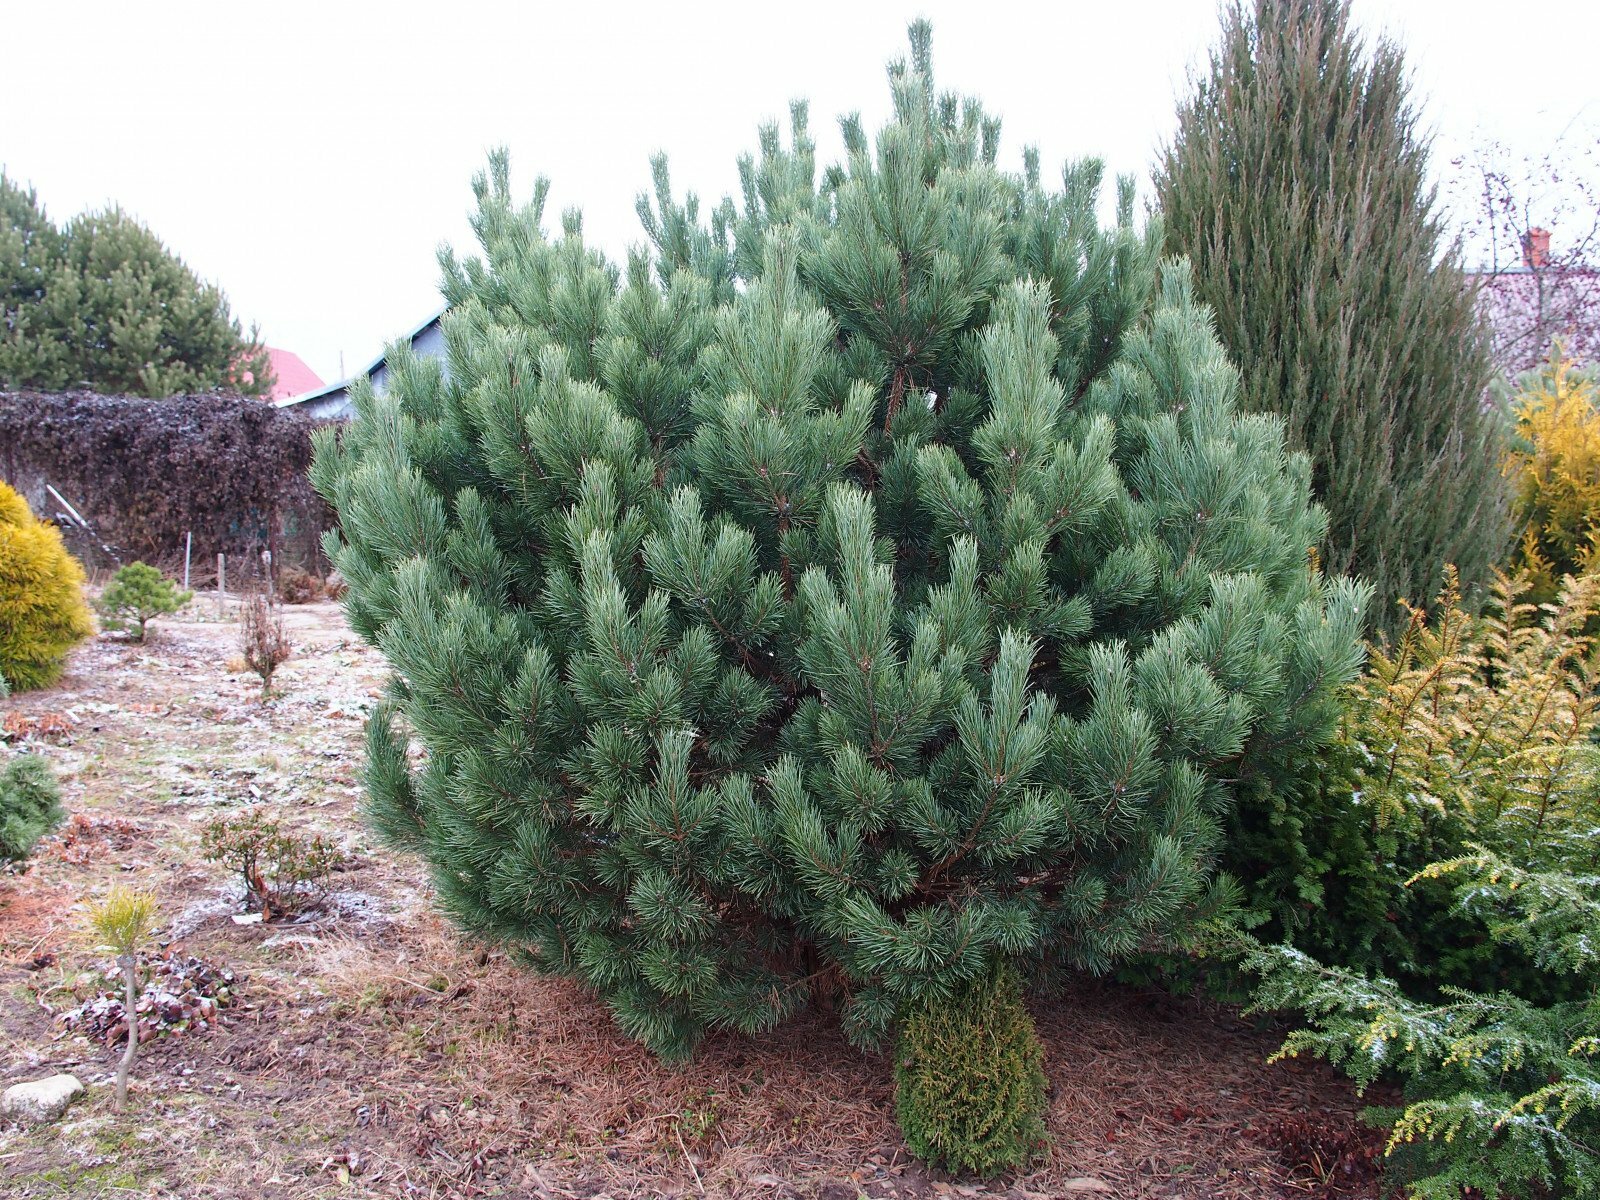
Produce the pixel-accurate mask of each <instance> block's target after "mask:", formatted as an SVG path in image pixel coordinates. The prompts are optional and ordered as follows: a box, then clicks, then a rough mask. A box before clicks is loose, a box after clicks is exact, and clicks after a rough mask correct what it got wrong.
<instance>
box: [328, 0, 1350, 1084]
mask: <svg viewBox="0 0 1600 1200" xmlns="http://www.w3.org/2000/svg"><path fill="white" fill-rule="evenodd" d="M928 38H929V34H928V30H927V28H926V26H921V25H919V26H916V27H914V28H913V31H912V47H913V51H914V53H913V57H912V61H911V63H910V64H909V65H907V64H898V65H896V66H895V67H893V68H892V69H891V72H890V74H891V81H892V84H893V91H894V99H895V113H894V117H893V119H892V120H891V121H890V123H889V124H888V125H887V127H886V128H884V129H883V130H882V132H881V133H880V134H879V135H878V137H877V139H876V142H875V143H873V142H870V141H869V139H868V136H867V134H866V133H865V131H864V130H863V129H862V127H861V125H860V123H859V121H858V120H857V119H856V118H854V117H849V118H846V119H845V120H844V121H843V130H844V137H845V143H846V146H847V149H848V159H847V161H846V162H845V163H844V164H843V165H841V166H838V167H834V168H830V169H828V170H827V171H825V172H823V173H822V174H821V176H820V177H819V176H818V173H817V171H816V168H815V165H814V156H813V146H812V143H811V141H810V139H809V137H808V134H807V128H806V113H805V109H804V107H801V106H797V107H796V108H795V110H794V121H793V135H792V142H791V143H790V144H789V145H788V146H784V145H783V144H782V141H781V139H780V136H779V133H778V130H777V129H776V128H775V127H772V126H769V127H766V128H764V129H763V130H762V133H761V154H760V157H759V158H746V159H744V160H743V161H742V162H741V164H740V170H741V175H742V178H743V183H744V188H743V190H744V197H743V204H742V206H735V204H734V203H733V202H731V201H727V202H724V203H723V205H721V206H720V207H719V208H717V209H716V210H715V211H714V212H712V213H711V214H710V221H709V224H706V223H703V222H702V221H701V219H700V217H699V212H698V204H697V201H696V200H695V198H694V197H693V196H690V197H688V198H687V199H686V200H685V201H683V202H681V203H680V202H678V201H676V200H675V199H674V198H673V196H672V193H671V189H670V185H669V181H668V176H667V170H666V166H665V164H664V162H659V161H658V162H657V163H656V169H655V192H654V196H653V197H647V198H642V199H641V201H640V209H641V212H642V213H643V215H644V220H645V227H646V230H647V231H648V233H649V235H650V238H651V241H652V243H653V249H652V250H649V251H643V250H641V251H637V252H635V253H634V254H632V255H631V256H630V258H629V262H628V264H627V266H626V268H625V269H621V270H619V269H618V268H616V267H614V266H612V265H611V264H610V263H609V262H607V261H606V259H605V258H603V257H602V256H601V255H600V254H599V253H598V252H596V251H595V250H593V249H592V248H590V247H589V246H587V245H586V244H585V242H584V240H583V236H582V231H581V225H580V222H579V219H578V218H577V217H576V216H575V215H569V216H567V217H566V218H564V220H563V223H562V225H563V228H562V232H561V234H560V235H559V236H557V237H554V238H550V237H547V236H546V235H545V233H544V231H543V229H542V227H541V224H540V222H541V205H542V201H543V198H544V195H545V191H546V187H545V184H544V183H543V182H541V183H540V184H539V186H538V187H537V188H536V190H535V196H534V200H533V203H532V204H530V205H528V206H526V207H517V206H515V205H514V204H513V202H512V200H511V194H510V188H509V184H508V180H507V167H506V162H505V160H504V158H503V157H496V158H494V159H493V160H492V163H491V168H490V170H489V172H488V173H487V174H486V175H484V176H481V177H480V178H479V179H478V180H477V182H476V185H475V186H476V192H477V196H478V213H477V216H476V219H475V227H476V231H477V234H478V237H479V239H480V241H481V243H482V246H483V257H482V258H481V259H471V260H467V261H458V260H457V259H456V258H455V257H454V256H452V255H451V254H449V253H448V252H446V253H445V255H444V257H443V264H444V272H445V285H444V286H445V294H446V297H447V299H448V301H449V303H450V308H451V311H450V315H449V317H448V318H447V320H446V331H447V339H448V344H449V357H448V371H444V370H442V369H441V368H440V366H439V365H438V364H437V363H433V362H423V361H419V360H417V359H415V358H413V357H410V356H408V355H407V354H405V353H404V352H403V351H398V352H396V355H395V357H394V358H392V359H391V362H392V363H394V365H395V370H394V374H393V382H392V385H391V387H390V389H389V390H388V392H387V393H386V394H384V395H382V396H379V395H376V394H374V392H373V391H372V390H371V389H369V388H365V387H362V388H359V389H358V393H357V405H358V409H359V417H358V419H357V420H356V421H355V422H353V423H352V424H351V425H350V426H349V427H348V429H347V430H346V431H345V432H344V434H343V435H342V438H339V439H337V440H336V439H335V437H334V436H333V435H332V434H331V433H330V434H329V435H328V436H325V437H324V438H322V440H321V441H320V443H319V445H318V448H317V459H316V464H315V467H314V469H313V475H314V479H315V481H316V483H317V485H318V487H319V488H320V489H321V491H322V492H323V494H324V495H325V496H327V497H328V499H329V500H330V501H331V502H332V503H333V504H334V505H335V506H336V508H337V510H338V515H339V519H340V528H341V532H340V534H337V535H332V536H330V539H329V546H328V548H329V551H330V553H331V554H332V556H333V558H334V560H335V561H336V562H337V564H338V566H339V569H340V570H341V571H342V572H343V574H344V576H345V578H346V579H347V580H348V581H349V585H350V588H349V592H348V595H347V599H346V603H347V606H348V611H349V614H350V618H351V620H352V622H353V623H354V625H355V627H356V628H357V629H358V630H359V631H360V632H361V634H362V635H363V636H365V637H366V638H368V639H370V640H371V641H372V642H373V643H374V644H375V645H377V646H378V647H380V648H381V649H382V651H383V652H384V654H385V655H386V656H387V657H388V658H389V660H390V662H391V663H392V664H393V666H394V668H395V670H396V678H395V682H394V684H393V687H392V691H391V696H390V699H389V700H388V702H387V703H386V705H385V706H384V707H383V709H382V711H381V712H380V713H379V714H377V716H376V717H375V718H374V720H373V721H372V723H371V726H370V731H369V737H370V743H369V745H370V767H369V776H368V784H369V791H370V809H371V813H372V816H373V819H374V820H375V822H376V823H377V825H378V827H379V828H380V829H381V830H382V832H383V833H384V834H386V835H387V836H388V837H389V838H390V839H392V840H393V841H394V842H395V843H397V844H399V845H401V846H406V847H411V848H414V849H416V850H417V851H419V852H420V853H421V854H422V855H423V856H424V857H425V858H426V859H427V860H428V861H429V862H430V863H431V864H432V867H433V869H434V877H435V880H436V882H437V885H438V889H439V893H440V896H441V898H442V901H443V903H444V904H445V905H446V906H447V907H448V909H449V910H450V911H451V913H452V914H453V915H454V916H455V918H456V919H457V920H458V921H459V922H460V923H461V924H462V925H463V926H464V927H466V928H467V929H469V930H472V931H474V932H477V933H479V934H483V935H487V936H491V937H495V938H499V939H503V940H504V941H505V942H507V943H509V944H511V945H512V946H514V947H516V948H517V949H518V950H520V951H522V952H524V953H525V954H526V956H527V959H528V961H530V962H531V963H532V964H533V965H535V966H536V967H538V968H540V969H542V970H548V971H554V972H559V973H562V974H566V975H570V976H573V977H576V978H577V979H579V980H581V981H583V983H585V984H586V985H588V986H589V987H590V988H592V989H594V990H595V991H596V992H598V993H600V994H601V995H603V996H604V997H605V998H606V1000H607V1001H608V1002H609V1004H610V1005H611V1007H612V1009H613V1010H614V1012H615V1013H616V1016H617V1019H618V1021H619V1022H620V1024H621V1026H622V1027H623V1028H624V1029H625V1030H626V1031H627V1032H628V1033H630V1034H631V1035H633V1036H635V1037H638V1038H640V1039H642V1040H643V1041H645V1042H646V1043H647V1044H649V1045H650V1046H651V1047H653V1048H654V1049H656V1050H658V1051H660V1052H662V1053H665V1054H681V1053H685V1052H687V1051H689V1050H690V1049H691V1048H692V1047H693V1046H694V1044H695V1043H696V1041H697V1040H698V1039H699V1038H700V1037H701V1036H702V1035H704V1034H705V1033H706V1032H707V1031H708V1030H710V1029H716V1028H731V1029H736V1030H742V1031H747V1032H753V1031H757V1030H761V1029H764V1028H767V1027H769V1026H771V1025H773V1024H774V1023H776V1022H778V1021H780V1020H782V1019H784V1018H785V1017H786V1016H788V1015H789V1014H791V1013H793V1012H795V1011H796V1010H797V1009H798V1008H800V1007H801V1006H802V1005H804V1004H806V1003H807V1002H808V1000H811V999H816V1000H818V1001H820V1002H823V1003H837V1004H838V1005H839V1007H840V1009H841V1011H842V1015H843V1020H844V1022H845V1025H846V1028H847V1029H848V1031H849V1032H850V1034H851V1035H852V1036H853V1037H855V1038H857V1039H859V1040H862V1041H872V1040H874V1039H877V1038H879V1037H880V1036H881V1035H882V1034H884V1033H885V1032H886V1031H887V1030H888V1029H889V1028H890V1027H891V1025H892V1023H893V1021H894V1020H895V1017H896V1014H897V1012H898V1011H899V1009H900V1008H901V1006H902V1004H903V1003H904V1002H905V1001H906V1000H907V999H908V998H911V997H914V996H916V997H925V996H927V995H929V994H933V995H948V994H950V993H952V992H953V991H954V990H955V989H956V988H958V987H959V986H960V985H962V984H963V983H964V982H966V981H969V980H972V979H974V978H975V977H977V976H978V975H979V974H980V973H981V972H983V971H985V970H986V969H988V968H989V967H990V966H991V965H992V964H993V963H994V962H995V961H996V960H1012V961H1014V962H1015V963H1017V965H1019V966H1020V967H1021V968H1022V969H1023V970H1024V971H1025V972H1026V973H1027V975H1028V976H1029V977H1030V978H1031V979H1032V980H1033V981H1034V982H1035V983H1036V984H1037V983H1047V982H1049V981H1050V980H1051V979H1053V978H1056V977H1059V975H1060V974H1061V973H1062V972H1065V971H1069V970H1091V971H1100V970H1104V969H1106V968H1108V967H1109V966H1111V965H1112V964H1114V963H1116V962H1117V961H1118V960H1119V959H1120V958H1122V957H1124V956H1125V955H1128V954H1130V953H1132V952H1135V951H1137V950H1139V949H1141V948H1143V947H1147V946H1149V945H1152V944H1161V943H1167V942H1169V941H1170V940H1171V939H1173V938H1175V937H1179V936H1181V934H1182V931H1183V929H1184V928H1185V927H1186V924H1187V922H1189V921H1190V920H1191V919H1192V918H1194V917H1195V916H1196V915H1197V914H1199V913H1203V912H1205V911H1207V910H1208V908H1214V907H1215V906H1216V905H1218V904H1221V903H1224V902H1226V901H1227V900H1228V898H1229V895H1228V893H1229V889H1228V887H1227V885H1226V884H1225V883H1220V882H1219V881H1218V880H1217V879H1216V878H1215V877H1214V876H1213V874H1212V871H1211V869H1210V868H1211V864H1212V862H1213V859H1214V857H1215V855H1216V852H1217V849H1218V846H1217V840H1218V830H1219V817H1220V816H1221V815H1222V814H1223V813H1224V812H1225V811H1226V810H1227V809H1228V807H1229V805H1230V804H1231V803H1232V802H1233V798H1234V793H1235V791H1236V789H1237V788H1238V787H1239V786H1240V781H1241V780H1251V779H1256V780H1259V779H1272V778H1275V777H1277V776H1278V775H1279V774H1281V773H1282V772H1284V771H1286V770H1288V769H1289V764H1290V762H1291V760H1292V759H1293V757H1294V755H1295V754H1296V753H1297V752H1298V751H1299V750H1300V749H1301V748H1303V747H1304V746H1306V745H1309V744H1314V743H1316V741H1317V740H1318V739H1320V738H1321V737H1323V736H1324V734H1325V733H1326V732H1327V731H1328V727H1329V724H1330V721H1331V717H1332V704H1333V692H1334V689H1335V686H1336V685H1338V684H1340V683H1342V682H1343V681H1345V680H1346V679H1347V678H1349V677H1350V675H1351V674H1352V673H1353V671H1354V670H1355V669H1356V667H1357V665H1358V660H1359V654H1358V651H1357V649H1356V644H1357V637H1358V630H1359V625H1360V620H1361V608H1362V605H1363V602H1364V600H1365V595H1364V593H1363V591H1362V590H1361V589H1360V588H1358V587H1356V586H1355V585H1353V584H1350V583H1348V582H1346V581H1342V580H1328V579H1325V578H1323V577H1322V576H1321V575H1320V574H1319V573H1318V572H1317V570H1316V569H1315V567H1314V565H1313V563H1312V561H1311V558H1310V555H1309V551H1310V548H1311V547H1313V546H1315V545H1317V544H1318V543H1319V542H1320V541H1321V539H1322V536H1323V532H1324V518H1323V516H1322V513H1321V511H1320V510H1319V509H1318V508H1316V507H1315V506H1314V505H1313V504H1312V503H1311V501H1310V498H1309V478H1310V468H1309V464H1308V463H1307V461H1306V460H1305V459H1304V458H1303V457H1301V456H1298V455H1294V454H1290V453H1288V452H1286V450H1285V448H1284V444H1283V439H1282V434H1281V431H1280V428H1279V425H1278V423H1277V421H1276V420H1275V419H1273V418H1269V417H1264V416H1242V415H1239V414H1237V413H1236V412H1235V410H1234V396H1235V392H1236V389H1237V376H1236V373H1235V371H1234V369H1233V367H1232V366H1230V365H1229V363H1228V361H1227V359H1226V358H1225V357H1224V355H1223V353H1222V351H1221V349H1220V347H1219V346H1218V345H1217V342H1216V340H1215V338H1214V337H1213V336H1212V332H1211V324H1210V314H1209V313H1208V312H1207V311H1206V310H1205V309H1204V308H1203V307H1202V306H1200V305H1199V304H1198V303H1197V302H1196V301H1195V299H1194V298H1193V295H1192V293H1191V291H1190V286H1189V281H1188V274H1187V271H1186V269H1185V268H1184V266H1183V265H1182V264H1180V263H1177V262H1166V263H1163V262H1162V261H1161V259H1160V246H1161V232H1160V229H1159V227H1157V226H1152V227H1150V228H1149V229H1146V230H1145V231H1144V232H1142V233H1141V232H1139V231H1138V230H1136V229H1135V228H1134V227H1133V224H1132V220H1131V210H1132V186H1131V183H1129V182H1128V181H1123V183H1122V184H1121V185H1120V187H1119V206H1118V207H1119V219H1118V221H1117V223H1116V224H1115V226H1114V227H1112V228H1110V229H1103V228H1101V227H1100V226H1099V224H1098V223H1097V221H1096V218H1095V200H1096V193H1097V187H1098V183H1099V178H1100V169H1099V166H1098V164H1095V163H1084V164H1080V165H1077V166H1073V167H1069V168H1068V169H1067V171H1066V172H1065V177H1064V184H1063V187H1062V188H1061V190H1059V191H1055V190H1051V189H1049V188H1047V187H1045V186H1044V185H1043V184H1042V183H1041V181H1040V177H1039V172H1038V164H1037V159H1036V157H1035V156H1033V155H1031V154H1030V155H1029V156H1028V157H1027V164H1026V170H1025V172H1024V173H1023V174H1021V175H1015V174H1009V173H1006V172H1003V171H1001V170H999V169H998V168H997V166H996V143H997V136H998V122H996V121H994V120H992V119H991V118H989V117H988V116H986V115H985V113H984V112H983V110H982V109H981V107H979V105H978V104H977V103H976V102H975V101H971V100H965V101H963V100H961V99H959V98H957V97H956V96H953V95H938V94H936V93H935V91H934V87H933V82H932V79H931V76H930V73H929V58H928ZM397 718H403V728H404V730H405V732H402V730H401V729H400V728H397ZM413 736H414V737H415V739H416V740H417V741H418V742H419V743H420V745H421V747H422V748H423V749H424V751H425V753H424V755H423V757H422V759H421V760H420V761H418V762H413V760H412V757H411V755H410V754H408V750H407V746H408V741H409V740H410V738H412V737H413Z"/></svg>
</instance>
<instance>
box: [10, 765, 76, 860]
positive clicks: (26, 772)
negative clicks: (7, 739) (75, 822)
mask: <svg viewBox="0 0 1600 1200" xmlns="http://www.w3.org/2000/svg"><path fill="white" fill-rule="evenodd" d="M62 815H63V814H62V811H61V785H60V784H58V783H57V782H56V776H55V772H54V771H52V770H51V769H50V764H49V763H48V762H46V761H45V760H44V759H43V758H41V757H40V756H39V755H37V754H19V755H18V756H17V757H15V758H13V759H12V760H11V761H10V762H8V763H5V764H4V765H0V862H16V861H20V860H21V859H24V858H27V857H28V855H29V854H31V853H32V852H33V848H34V846H35V845H36V844H37V843H38V841H39V839H40V838H42V837H43V836H44V835H45V834H47V833H49V832H50V831H51V830H52V829H54V828H55V827H56V826H57V825H59V824H61V818H62Z"/></svg>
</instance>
